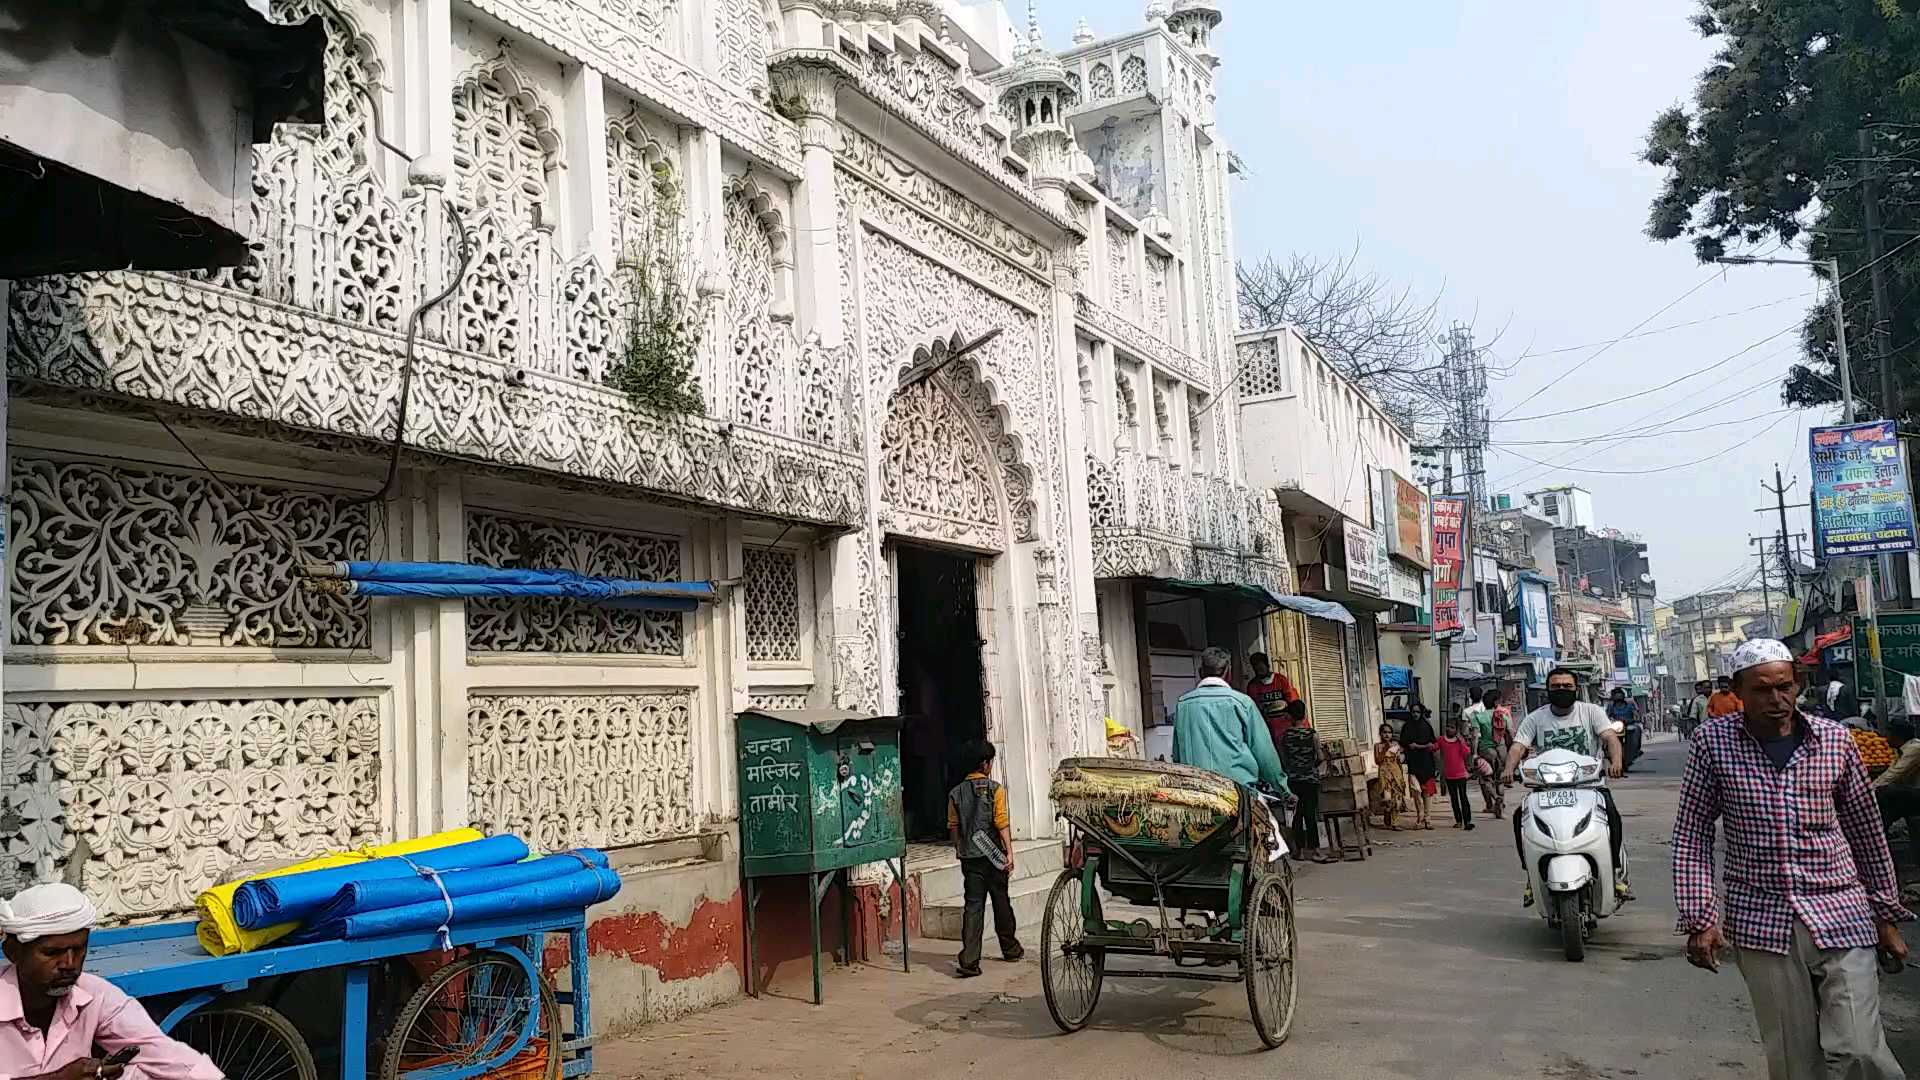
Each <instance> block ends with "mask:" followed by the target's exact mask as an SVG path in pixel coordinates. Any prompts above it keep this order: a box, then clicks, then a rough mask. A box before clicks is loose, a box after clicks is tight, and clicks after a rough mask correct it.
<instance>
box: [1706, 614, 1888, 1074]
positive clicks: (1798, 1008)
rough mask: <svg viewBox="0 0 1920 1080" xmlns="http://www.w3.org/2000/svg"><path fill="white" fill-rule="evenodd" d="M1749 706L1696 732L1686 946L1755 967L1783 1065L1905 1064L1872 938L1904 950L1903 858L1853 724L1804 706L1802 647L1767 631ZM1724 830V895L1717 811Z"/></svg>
mask: <svg viewBox="0 0 1920 1080" xmlns="http://www.w3.org/2000/svg"><path fill="white" fill-rule="evenodd" d="M1732 667H1733V690H1734V692H1735V693H1736V694H1738V695H1739V697H1740V702H1741V706H1742V711H1739V712H1734V713H1731V714H1728V715H1726V716H1719V717H1715V718H1713V719H1711V720H1708V721H1707V722H1706V723H1705V724H1702V725H1701V726H1700V728H1699V729H1698V730H1697V731H1695V732H1694V736H1693V739H1692V741H1691V744H1690V748H1689V750H1688V752H1687V767H1686V772H1685V773H1684V775H1683V776H1682V777H1681V781H1680V811H1679V814H1678V816H1677V817H1676V818H1675V820H1674V823H1673V897H1674V902H1675V904H1677V905H1678V906H1679V909H1680V922H1679V929H1680V932H1681V933H1684V934H1686V935H1687V960H1688V961H1689V962H1690V963H1692V964H1693V965H1694V966H1695V967H1701V968H1705V969H1706V970H1708V971H1718V970H1720V954H1721V952H1722V951H1723V950H1725V949H1727V948H1729V947H1731V949H1732V951H1733V958H1734V962H1735V963H1737V964H1738V965H1739V967H1740V974H1741V975H1742V976H1743V977H1744V978H1745V979H1746V982H1747V992H1748V994H1749V995H1750V996H1751V997H1752V999H1753V1013H1754V1019H1755V1020H1757V1021H1758V1022H1759V1026H1760V1040H1761V1042H1762V1044H1763V1045H1764V1046H1765V1047H1766V1053H1767V1075H1768V1076H1769V1077H1770V1078H1771V1080H1826V1077H1827V1076H1828V1075H1829V1074H1828V1071H1827V1064H1828V1059H1829V1058H1832V1059H1834V1061H1835V1064H1836V1066H1837V1067H1838V1071H1839V1074H1840V1075H1844V1076H1846V1077H1848V1078H1849V1080H1900V1078H1904V1077H1905V1076H1906V1073H1905V1072H1904V1071H1903V1070H1902V1069H1901V1068H1900V1062H1899V1061H1898V1060H1896V1059H1895V1058H1894V1056H1893V1051H1892V1050H1890V1049H1889V1048H1888V1047H1887V1036H1886V1033H1885V1031H1884V1030H1883V1029H1882V1027H1881V1025H1880V975H1879V970H1878V963H1877V959H1876V953H1878V956H1879V958H1880V959H1884V961H1885V962H1886V963H1887V965H1888V966H1889V967H1897V966H1898V964H1900V963H1902V962H1904V961H1905V960H1906V956H1907V946H1906V942H1905V941H1903V940H1902V939H1901V937H1900V930H1899V927H1898V925H1897V924H1899V923H1900V922H1902V921H1904V920H1906V919H1910V918H1912V917H1913V916H1912V915H1911V914H1910V913H1909V912H1908V911H1907V910H1906V909H1905V908H1903V907H1901V906H1900V896H1899V892H1898V888H1897V883H1896V881H1895V879H1894V875H1893V858H1892V856H1891V855H1890V854H1889V853H1888V851H1887V839H1886V834H1885V833H1883V832H1882V831H1881V824H1880V812H1879V810H1878V808H1877V807H1876V806H1875V804H1874V801H1873V791H1872V789H1871V788H1870V787H1869V786H1868V784H1867V771H1866V768H1865V767H1864V766H1863V765H1862V764H1861V762H1860V751H1859V749H1858V748H1857V747H1856V746H1855V744H1854V741H1853V738H1852V736H1851V735H1849V734H1848V733H1847V729H1846V728H1844V727H1842V726H1841V725H1839V724H1836V723H1834V722H1833V721H1831V720H1827V719H1823V718H1821V717H1817V716H1807V715H1805V714H1803V713H1801V712H1800V710H1799V709H1798V708H1797V707H1796V706H1795V698H1796V693H1795V685H1794V670H1793V654H1792V653H1791V652H1790V651H1788V649H1787V647H1786V646H1785V645H1783V644H1781V643H1780V642H1778V641H1772V640H1768V639H1756V640H1753V641H1748V642H1746V643H1744V644H1742V645H1741V646H1740V647H1739V649H1737V650H1735V652H1734V654H1733V664H1732ZM1716 819H1717V820H1718V821H1719V822H1720V827H1721V830H1722V832H1723V833H1724V834H1725V835H1724V839H1725V841H1726V860H1727V863H1726V867H1725V875H1724V877H1725V881H1726V890H1725V892H1726V895H1725V903H1724V909H1723V908H1722V905H1721V902H1720V899H1719V898H1717V897H1716V896H1715V895H1714V887H1713V824H1714V821H1715V820H1716Z"/></svg>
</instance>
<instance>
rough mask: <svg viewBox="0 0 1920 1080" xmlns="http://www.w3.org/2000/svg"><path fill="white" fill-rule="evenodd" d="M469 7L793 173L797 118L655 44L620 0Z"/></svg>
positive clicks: (476, 2)
mask: <svg viewBox="0 0 1920 1080" xmlns="http://www.w3.org/2000/svg"><path fill="white" fill-rule="evenodd" d="M473 6H474V8H475V9H476V10H478V11H481V12H483V13H485V14H487V15H490V16H492V17H493V18H496V19H499V20H500V21H501V22H503V23H505V24H507V25H508V26H511V27H513V28H514V29H516V30H520V31H522V32H524V33H526V34H529V35H532V36H533V37H534V38H536V39H537V40H539V41H540V42H542V43H543V44H545V45H547V46H549V47H550V48H553V49H556V50H558V51H559V52H560V53H561V54H562V55H564V56H578V57H580V58H581V59H583V60H586V61H589V62H590V63H592V64H593V66H595V67H597V68H599V69H600V72H601V74H603V75H604V76H606V77H607V78H608V79H611V80H612V81H613V82H615V83H618V84H620V85H622V86H625V87H626V88H628V89H630V90H632V91H633V92H634V93H636V94H638V95H640V96H641V97H644V98H647V99H649V100H651V101H653V102H655V103H656V104H658V105H660V106H661V107H663V108H665V109H666V110H667V111H669V112H673V113H678V114H679V115H681V116H687V117H693V118H694V119H695V120H696V121H698V122H699V123H701V124H704V125H707V126H710V127H712V128H713V130H714V131H716V132H718V133H719V134H720V136H721V137H722V138H724V139H726V140H727V141H729V142H731V143H733V144H734V145H735V146H738V147H739V148H740V149H742V150H744V151H746V152H747V153H749V154H751V155H753V156H754V157H756V158H758V159H760V161H761V162H762V163H764V164H765V165H767V166H769V167H770V168H772V169H773V170H774V171H776V172H779V173H781V174H783V175H784V176H785V178H786V179H789V180H794V179H798V178H799V176H800V170H801V165H800V138H799V133H798V132H797V131H796V130H795V128H794V125H793V124H792V123H791V122H789V121H788V120H786V119H785V118H783V117H781V116H779V115H777V114H775V113H773V112H771V111H770V110H768V109H767V108H766V107H765V106H764V105H762V104H761V103H760V102H759V101H758V100H757V99H755V98H754V97H753V96H752V95H751V94H749V93H747V92H745V90H744V89H743V88H741V87H737V86H730V85H728V84H727V83H726V82H724V81H722V80H720V79H717V78H715V77H714V76H712V75H710V74H708V73H707V72H704V71H701V70H700V69H698V68H696V67H693V66H691V65H689V64H687V63H686V62H685V61H683V60H681V59H679V58H678V57H675V56H673V55H672V54H670V53H668V52H666V51H664V50H662V49H660V48H659V47H658V46H656V45H654V44H653V43H652V42H650V41H648V40H647V39H646V37H645V36H643V35H642V34H640V33H637V32H636V30H637V29H638V27H637V25H631V26H630V25H629V24H628V23H627V22H624V21H623V20H622V19H621V18H619V17H617V12H618V11H620V10H622V9H624V7H625V5H612V4H609V5H606V6H605V10H601V9H600V6H598V5H591V4H577V3H547V2H542V0H473Z"/></svg>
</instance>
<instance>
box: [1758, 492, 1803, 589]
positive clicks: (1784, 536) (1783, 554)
mask: <svg viewBox="0 0 1920 1080" xmlns="http://www.w3.org/2000/svg"><path fill="white" fill-rule="evenodd" d="M1792 487H1793V485H1792V484H1789V483H1783V482H1782V481H1781V478H1780V466H1779V465H1778V464H1775V465H1774V467H1773V486H1772V487H1768V486H1767V482H1766V481H1765V480H1762V481H1760V489H1761V490H1762V491H1765V492H1767V493H1769V494H1771V495H1772V496H1773V508H1774V510H1775V511H1776V512H1778V513H1779V515H1780V532H1779V534H1778V535H1779V537H1780V540H1779V543H1780V546H1779V548H1778V549H1776V550H1777V551H1778V552H1779V554H1780V558H1781V560H1782V563H1783V565H1784V566H1785V567H1786V570H1787V597H1788V598H1789V599H1794V600H1797V599H1799V598H1800V593H1799V591H1798V590H1797V588H1796V587H1795V585H1794V581H1793V577H1794V575H1793V565H1792V563H1791V562H1790V561H1788V560H1790V559H1791V556H1789V555H1788V554H1787V544H1788V543H1789V539H1788V533H1787V492H1788V491H1789V490H1791V489H1792Z"/></svg>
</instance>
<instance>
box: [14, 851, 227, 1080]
mask: <svg viewBox="0 0 1920 1080" xmlns="http://www.w3.org/2000/svg"><path fill="white" fill-rule="evenodd" d="M95 918H96V915H95V912H94V908H93V903H92V902H91V901H89V900H88V899H87V897H86V894H85V893H82V892H81V891H80V890H78V889H76V888H74V887H73V886H71V885H36V886H34V887H33V888H31V889H26V890H23V891H22V892H21V893H20V894H19V895H18V896H15V897H14V898H13V900H12V901H11V902H7V901H0V933H4V934H5V935H6V941H5V943H4V944H0V951H4V952H5V953H6V957H7V961H8V963H7V967H5V968H4V969H0V1080H95V1078H98V1080H115V1078H116V1077H118V1078H124V1080H221V1072H220V1070H219V1069H218V1068H217V1067H215V1065H214V1064H213V1062H212V1061H209V1060H208V1059H207V1058H206V1056H205V1055H203V1054H200V1053H198V1052H197V1051H195V1050H193V1049H192V1048H191V1047H188V1046H186V1045H185V1044H183V1043H179V1042H175V1041H174V1040H172V1039H169V1038H167V1036H166V1035H164V1034H162V1033H161V1031H160V1028H159V1027H158V1026H157V1025H156V1024H154V1022H153V1019H152V1018H151V1017H149V1016H148V1015H147V1010H145V1009H143V1008H141V1007H140V1003H139V1002H137V1001H135V1000H133V999H132V998H130V997H128V996H127V995H125V994H123V993H121V992H120V991H119V989H118V988H116V987H115V986H114V985H113V984H112V983H110V982H108V981H107V980H105V979H102V978H100V977H99V976H98V975H89V974H87V973H86V972H84V971H82V970H80V969H81V967H82V966H83V965H84V964H85V963H86V959H87V936H88V934H89V932H90V931H91V930H92V929H93V924H94V920H95ZM116 1055H117V1056H116Z"/></svg>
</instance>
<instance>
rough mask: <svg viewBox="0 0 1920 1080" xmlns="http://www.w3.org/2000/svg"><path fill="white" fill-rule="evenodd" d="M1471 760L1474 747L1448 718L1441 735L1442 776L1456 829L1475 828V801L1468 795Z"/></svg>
mask: <svg viewBox="0 0 1920 1080" xmlns="http://www.w3.org/2000/svg"><path fill="white" fill-rule="evenodd" d="M1471 760H1473V747H1472V746H1470V745H1468V744H1467V740H1465V739H1463V738H1461V737H1460V733H1459V731H1458V730H1457V729H1456V726H1455V722H1454V721H1452V720H1448V721H1447V722H1446V725H1445V729H1444V731H1443V732H1442V733H1441V735H1440V776H1441V778H1442V779H1444V780H1445V781H1446V782H1447V798H1448V800H1450V801H1451V802H1452V803H1453V827H1454V828H1456V829H1471V828H1473V801H1472V800H1471V799H1470V798H1468V797H1467V770H1468V765H1467V763H1468V762H1469V761H1471Z"/></svg>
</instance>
